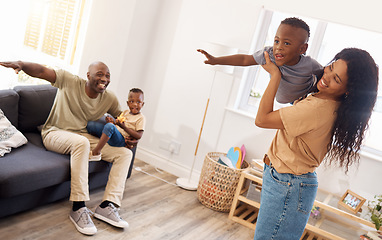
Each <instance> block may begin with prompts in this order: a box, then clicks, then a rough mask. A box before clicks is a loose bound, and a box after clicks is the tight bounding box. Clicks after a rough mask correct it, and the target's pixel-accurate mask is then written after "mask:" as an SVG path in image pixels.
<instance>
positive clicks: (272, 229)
mask: <svg viewBox="0 0 382 240" xmlns="http://www.w3.org/2000/svg"><path fill="white" fill-rule="evenodd" d="M317 187H318V183H317V175H316V173H315V172H313V173H307V174H303V175H294V174H287V173H278V172H277V171H276V170H275V169H274V168H273V167H272V166H268V165H266V164H265V167H264V173H263V188H262V190H261V201H260V211H259V216H258V218H257V223H256V231H255V237H254V239H255V240H270V239H282V240H288V239H291V240H296V239H300V237H301V235H302V234H303V232H304V229H305V226H306V223H307V222H308V219H309V215H310V211H311V209H312V207H313V203H314V200H315V198H316V193H317Z"/></svg>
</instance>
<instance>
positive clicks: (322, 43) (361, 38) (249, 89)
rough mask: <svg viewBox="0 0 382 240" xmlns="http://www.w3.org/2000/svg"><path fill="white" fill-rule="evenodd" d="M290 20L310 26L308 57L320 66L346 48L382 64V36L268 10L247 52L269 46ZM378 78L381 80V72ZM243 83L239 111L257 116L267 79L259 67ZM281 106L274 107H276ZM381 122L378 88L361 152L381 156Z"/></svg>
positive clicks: (381, 92)
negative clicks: (288, 19) (366, 55)
mask: <svg viewBox="0 0 382 240" xmlns="http://www.w3.org/2000/svg"><path fill="white" fill-rule="evenodd" d="M290 16H295V17H299V18H301V19H303V20H304V21H305V22H306V23H307V24H308V25H309V27H310V39H309V43H308V44H309V47H308V51H307V54H308V55H310V56H312V57H313V58H315V59H316V60H317V61H318V62H319V63H321V64H322V65H326V64H327V63H329V62H330V60H331V59H332V58H333V57H334V55H335V54H336V53H338V52H339V51H341V50H342V49H343V48H345V47H357V48H361V49H364V50H366V51H368V52H369V53H370V54H371V55H372V57H373V58H374V60H375V61H376V63H377V64H378V63H381V62H382V46H381V45H380V43H381V42H382V34H381V33H376V32H371V31H367V30H362V29H358V28H354V27H350V26H345V25H341V24H335V23H330V22H323V21H319V20H316V19H312V18H307V17H301V16H296V15H294V14H293V15H291V14H285V13H281V12H272V11H269V10H263V12H262V14H261V16H260V19H259V24H258V26H257V32H256V33H255V35H254V38H253V46H252V47H251V50H250V52H254V51H255V50H258V49H261V48H263V47H264V46H272V45H273V38H274V35H275V33H276V31H277V28H278V26H279V24H280V22H281V21H282V20H283V19H285V18H287V17H290ZM379 77H380V78H381V71H380V76H379ZM243 81H244V85H243V86H244V87H243V91H242V93H241V96H239V97H240V99H239V104H238V108H240V109H241V110H245V111H249V112H253V113H254V112H256V109H257V106H258V103H259V100H260V98H261V95H262V93H263V92H264V90H265V88H266V86H267V84H268V81H269V75H268V73H267V72H266V71H265V70H263V69H262V68H261V67H260V66H253V67H249V68H247V69H246V71H245V73H244V76H243ZM381 84H382V83H381V82H380V85H381ZM281 106H282V105H280V104H278V103H276V107H281ZM380 122H382V90H381V87H379V92H378V100H377V103H376V106H375V108H374V112H373V114H372V117H371V120H370V126H369V130H368V131H367V137H366V139H365V142H364V145H365V148H364V150H368V149H373V151H374V153H377V154H380V155H381V156H382V145H381V144H380V142H381V140H382V137H381V136H382V125H381V124H378V123H380Z"/></svg>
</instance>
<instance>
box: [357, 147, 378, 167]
mask: <svg viewBox="0 0 382 240" xmlns="http://www.w3.org/2000/svg"><path fill="white" fill-rule="evenodd" d="M360 155H361V156H363V157H367V158H370V159H372V160H375V161H378V162H381V163H382V155H381V154H380V152H378V151H376V150H373V149H368V148H362V149H361V151H360Z"/></svg>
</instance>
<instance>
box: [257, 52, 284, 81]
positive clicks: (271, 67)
mask: <svg viewBox="0 0 382 240" xmlns="http://www.w3.org/2000/svg"><path fill="white" fill-rule="evenodd" d="M264 57H265V62H266V63H265V64H264V65H261V66H262V67H263V68H264V70H265V71H267V72H268V73H269V74H271V76H277V75H280V77H281V72H280V69H279V68H278V67H277V66H276V64H274V63H273V62H272V61H271V59H270V58H269V53H268V52H266V51H264Z"/></svg>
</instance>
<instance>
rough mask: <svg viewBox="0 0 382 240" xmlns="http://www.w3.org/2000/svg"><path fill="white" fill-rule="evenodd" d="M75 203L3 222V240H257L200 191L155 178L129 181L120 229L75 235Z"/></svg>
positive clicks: (100, 225) (98, 195) (95, 195)
mask: <svg viewBox="0 0 382 240" xmlns="http://www.w3.org/2000/svg"><path fill="white" fill-rule="evenodd" d="M134 167H141V169H142V170H143V171H145V172H147V173H149V174H152V175H154V176H157V177H160V178H162V179H165V180H166V181H168V182H170V183H175V180H176V177H175V176H173V175H171V174H168V173H165V172H162V171H157V170H156V169H154V168H153V167H152V166H150V165H147V164H146V163H144V162H142V161H139V160H136V163H135V164H134ZM102 194H103V191H102V190H96V191H93V192H92V193H91V200H90V201H89V202H87V207H88V208H90V209H91V210H92V211H94V210H95V208H96V206H97V205H98V204H99V203H100V201H101V200H102ZM70 208H71V203H70V202H69V201H67V200H63V201H60V202H57V203H53V204H50V205H47V206H44V207H40V208H37V209H33V210H31V211H28V212H24V213H21V214H16V215H13V216H10V217H7V218H3V219H0V238H1V239H7V240H11V239H17V240H18V239H25V240H30V239H39V240H43V239H44V240H45V239H46V240H60V239H65V240H70V239H73V240H74V239H75V240H81V239H92V240H93V239H94V240H96V239H102V240H105V239H107V240H114V239H115V240H117V239H118V240H122V239H139V240H145V239H148V240H155V239H158V240H159V239H160V240H167V239H174V240H182V239H184V240H188V239H190V240H199V239H208V240H213V239H216V240H223V239H235V240H236V239H242V240H246V239H248V240H249V239H253V235H254V231H253V230H251V229H249V228H247V227H244V226H242V225H240V224H238V223H235V222H233V221H231V220H229V219H228V213H221V212H216V211H213V210H211V209H209V208H206V207H205V206H204V205H202V204H200V202H199V201H198V199H197V193H196V191H187V190H183V189H181V188H179V187H177V186H174V185H172V184H168V183H165V182H163V181H161V180H159V179H157V178H155V177H153V176H150V175H147V174H145V173H143V172H140V171H136V170H133V172H132V176H131V178H130V179H128V180H127V183H126V188H125V195H124V200H123V204H122V207H121V210H120V215H121V217H122V218H124V219H125V220H126V221H127V222H128V223H129V224H130V226H129V228H127V229H125V230H121V229H118V228H115V227H112V226H110V225H108V224H107V223H104V222H102V221H99V220H97V219H93V220H94V224H95V225H96V227H97V229H98V232H97V234H96V235H94V236H91V237H89V236H85V235H82V234H81V233H79V232H77V230H76V229H75V227H74V225H73V223H72V222H71V221H70V220H69V210H70Z"/></svg>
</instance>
